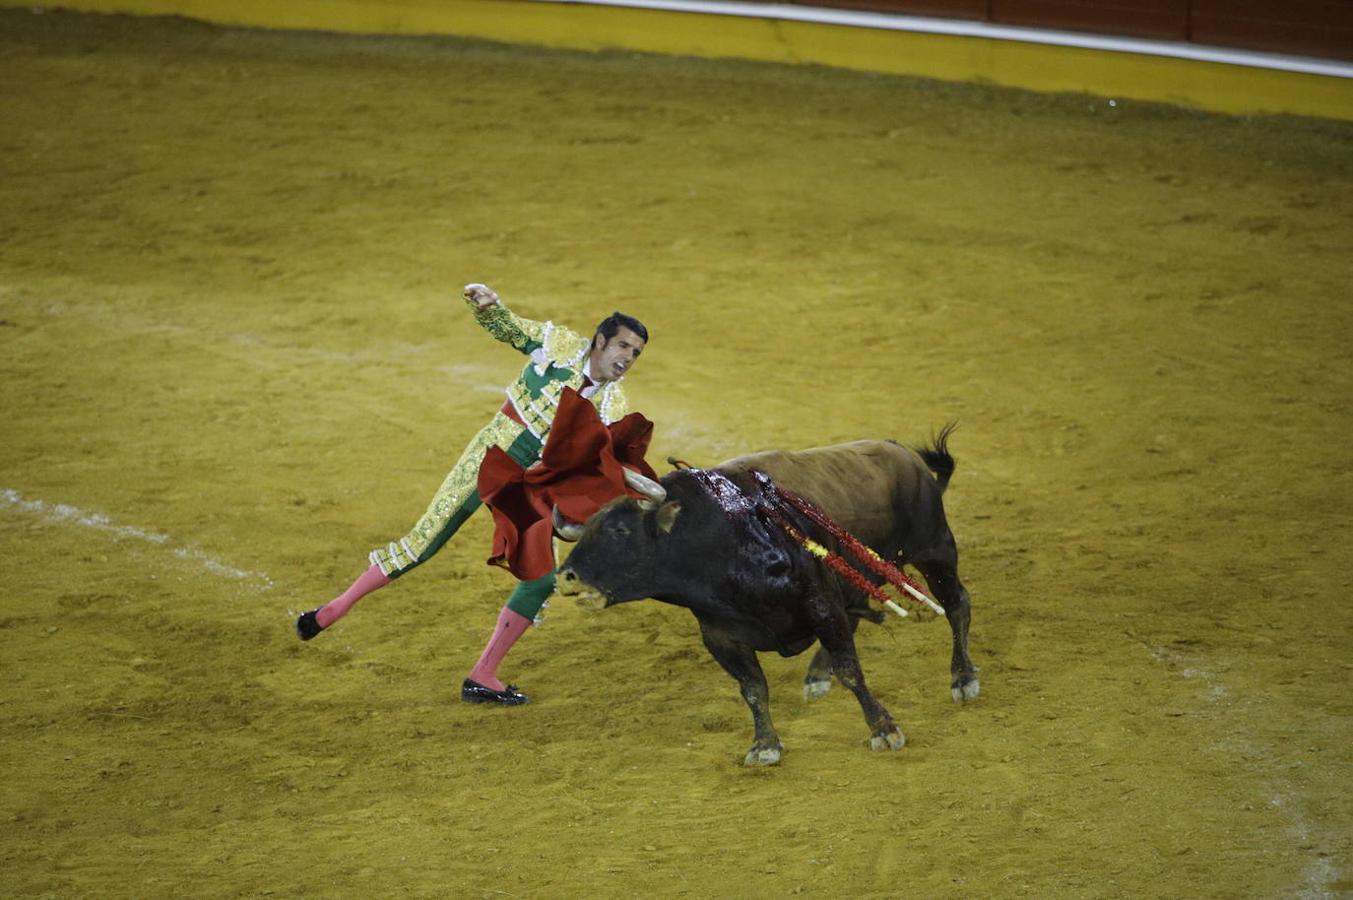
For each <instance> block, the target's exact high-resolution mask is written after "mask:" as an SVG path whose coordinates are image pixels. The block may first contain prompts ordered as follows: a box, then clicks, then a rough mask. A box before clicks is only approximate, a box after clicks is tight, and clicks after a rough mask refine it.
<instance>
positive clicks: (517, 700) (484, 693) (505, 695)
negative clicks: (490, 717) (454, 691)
mask: <svg viewBox="0 0 1353 900" xmlns="http://www.w3.org/2000/svg"><path fill="white" fill-rule="evenodd" d="M460 699H461V700H462V701H463V702H465V703H497V704H498V705H500V706H520V705H521V704H523V703H530V702H531V698H530V697H528V696H526V695H525V694H523V693H522V692H521V691H519V690H517V686H516V685H515V684H509V685H508V686H507V687H506V688H505V689H503V690H501V691H495V690H493V689H492V688H486V687H484V685H482V684H480V683H479V682H477V681H471V680H470V679H468V678H467V679H465V681H464V682H462V683H461V686H460Z"/></svg>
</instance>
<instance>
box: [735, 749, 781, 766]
mask: <svg viewBox="0 0 1353 900" xmlns="http://www.w3.org/2000/svg"><path fill="white" fill-rule="evenodd" d="M784 752H785V748H784V747H783V746H781V745H779V744H777V745H775V746H774V747H753V748H752V749H750V750H748V751H747V756H746V757H744V758H743V760H742V764H743V765H744V766H778V765H779V764H780V757H781V756H782V755H784Z"/></svg>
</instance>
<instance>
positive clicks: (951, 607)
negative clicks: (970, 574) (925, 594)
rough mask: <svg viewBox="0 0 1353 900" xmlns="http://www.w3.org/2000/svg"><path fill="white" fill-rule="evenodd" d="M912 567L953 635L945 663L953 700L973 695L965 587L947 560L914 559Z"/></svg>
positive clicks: (974, 674)
mask: <svg viewBox="0 0 1353 900" xmlns="http://www.w3.org/2000/svg"><path fill="white" fill-rule="evenodd" d="M915 565H916V568H918V569H920V570H921V574H922V575H924V576H925V580H926V584H928V585H930V591H931V593H933V594H934V595H935V599H936V600H938V601H939V602H940V605H941V606H943V607H944V616H945V618H946V619H948V620H949V630H950V631H952V632H953V635H954V653H953V657H952V659H951V661H950V664H949V673H950V675H951V676H952V680H951V681H950V683H949V690H950V692H951V693H952V694H953V696H954V702H955V703H963V702H965V701H967V700H975V699H977V694H978V692H979V691H980V690H981V687H982V686H981V684H980V683H978V681H977V667H976V666H974V665H973V664H972V658H971V657H970V656H968V623H969V621H970V620H971V618H972V603H971V601H970V600H969V599H968V590H967V588H965V587H963V582H962V581H960V580H959V578H958V566H957V564H956V563H954V562H949V561H943V562H940V561H929V562H924V561H919V560H918V561H917V562H916V563H915Z"/></svg>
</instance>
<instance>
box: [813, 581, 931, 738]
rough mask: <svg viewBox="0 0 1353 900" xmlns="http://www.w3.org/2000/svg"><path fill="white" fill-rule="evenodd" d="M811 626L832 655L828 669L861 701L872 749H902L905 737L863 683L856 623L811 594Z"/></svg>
mask: <svg viewBox="0 0 1353 900" xmlns="http://www.w3.org/2000/svg"><path fill="white" fill-rule="evenodd" d="M808 609H809V612H810V614H811V615H812V618H813V623H814V629H815V630H816V631H817V636H818V640H820V641H821V642H822V649H824V650H826V651H827V653H828V654H830V655H831V671H832V673H833V674H835V675H836V677H837V679H838V680H839V681H840V682H841V683H842V684H843V685H845V686H846V687H847V688H849V689H850V691H851V693H853V694H854V695H855V699H856V700H858V701H860V709H861V710H862V711H863V712H864V720H865V722H867V723H868V724H869V747H870V749H871V750H901V749H902V748H903V747H904V746H906V743H907V739H906V737H905V736H904V735H903V734H902V730H901V729H900V728H898V727H897V723H895V722H894V721H893V717H892V714H891V713H889V712H888V710H887V709H885V708H884V706H883V704H882V703H880V702H878V700H877V699H876V698H875V697H874V695H873V694H872V693H870V692H869V688H868V686H867V685H865V683H864V670H863V669H861V668H860V657H859V656H858V655H857V654H856V652H855V634H854V632H855V627H854V625H855V623H854V622H852V621H851V619H850V617H849V616H848V615H846V612H845V610H844V609H842V608H841V606H840V604H837V603H832V602H830V601H829V600H827V599H826V598H821V597H818V598H814V599H813V600H811V601H810V602H809V604H808Z"/></svg>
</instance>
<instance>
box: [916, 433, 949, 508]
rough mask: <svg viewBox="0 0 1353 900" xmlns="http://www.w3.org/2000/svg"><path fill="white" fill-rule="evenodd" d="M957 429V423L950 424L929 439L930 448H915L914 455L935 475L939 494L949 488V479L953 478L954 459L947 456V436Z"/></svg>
mask: <svg viewBox="0 0 1353 900" xmlns="http://www.w3.org/2000/svg"><path fill="white" fill-rule="evenodd" d="M957 427H958V423H957V422H950V423H949V424H948V425H945V426H944V427H943V428H941V429H940V433H939V434H937V435H935V437H933V438H932V439H931V445H932V446H930V447H918V448H916V455H917V456H919V457H921V461H922V462H924V463H925V464H926V465H927V466H929V467H930V471H932V472H934V473H935V480H936V481H938V482H939V483H940V493H941V494H942V493H944V489H945V488H947V487H948V486H949V479H950V478H953V477H954V469H955V468H956V467H957V463H955V462H954V458H953V457H952V456H950V455H949V435H951V434H953V433H954V429H955V428H957Z"/></svg>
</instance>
